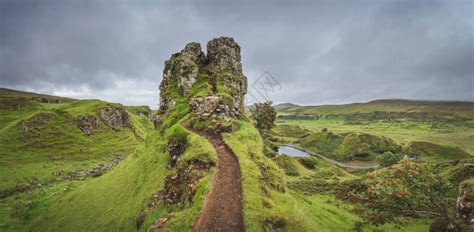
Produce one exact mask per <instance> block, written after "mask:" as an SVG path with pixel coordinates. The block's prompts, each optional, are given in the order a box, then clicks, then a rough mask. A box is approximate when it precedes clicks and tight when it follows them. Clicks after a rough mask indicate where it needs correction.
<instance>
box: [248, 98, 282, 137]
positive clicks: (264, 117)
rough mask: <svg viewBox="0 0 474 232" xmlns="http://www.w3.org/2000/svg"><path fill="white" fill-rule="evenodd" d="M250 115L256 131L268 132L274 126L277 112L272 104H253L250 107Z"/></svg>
mask: <svg viewBox="0 0 474 232" xmlns="http://www.w3.org/2000/svg"><path fill="white" fill-rule="evenodd" d="M250 113H251V114H252V115H251V118H252V120H253V121H254V123H255V126H256V127H257V129H258V130H260V131H269V130H271V129H272V128H273V127H274V126H275V119H276V115H277V112H276V110H275V108H273V106H272V102H263V103H255V104H254V105H253V106H251V107H250Z"/></svg>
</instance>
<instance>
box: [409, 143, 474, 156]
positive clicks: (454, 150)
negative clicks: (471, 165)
mask: <svg viewBox="0 0 474 232" xmlns="http://www.w3.org/2000/svg"><path fill="white" fill-rule="evenodd" d="M404 152H405V153H407V154H410V155H416V156H419V157H432V158H441V159H462V158H467V157H469V156H470V155H469V153H467V152H466V151H464V150H462V149H460V148H458V147H451V146H443V145H438V144H434V143H430V142H412V143H410V144H408V145H407V146H406V147H405V148H404Z"/></svg>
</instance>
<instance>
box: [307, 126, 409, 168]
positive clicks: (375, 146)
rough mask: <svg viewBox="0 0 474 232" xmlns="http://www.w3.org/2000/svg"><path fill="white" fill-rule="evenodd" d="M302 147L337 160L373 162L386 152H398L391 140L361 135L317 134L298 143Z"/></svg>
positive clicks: (397, 147)
mask: <svg viewBox="0 0 474 232" xmlns="http://www.w3.org/2000/svg"><path fill="white" fill-rule="evenodd" d="M298 142H299V143H300V144H301V145H302V146H303V147H305V148H307V149H310V150H313V151H316V152H318V153H321V154H324V155H327V156H330V157H332V158H334V159H337V160H364V161H365V160H373V159H374V158H375V156H376V155H378V154H383V153H384V152H386V151H391V152H399V151H400V147H399V145H397V144H396V143H395V142H394V141H393V140H391V139H388V138H385V137H383V136H375V135H369V134H363V133H344V134H335V133H332V132H326V131H323V132H318V133H314V134H312V135H309V136H306V137H305V138H303V139H301V140H299V141H298Z"/></svg>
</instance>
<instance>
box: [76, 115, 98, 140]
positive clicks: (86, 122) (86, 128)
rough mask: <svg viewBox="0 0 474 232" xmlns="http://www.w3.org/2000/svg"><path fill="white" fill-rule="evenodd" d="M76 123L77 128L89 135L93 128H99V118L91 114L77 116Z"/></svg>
mask: <svg viewBox="0 0 474 232" xmlns="http://www.w3.org/2000/svg"><path fill="white" fill-rule="evenodd" d="M76 124H77V127H78V128H79V130H81V131H82V133H83V134H85V135H91V134H92V133H93V132H94V130H96V129H99V128H100V123H99V120H98V119H97V117H96V116H93V115H89V116H81V117H79V119H78V120H77V122H76Z"/></svg>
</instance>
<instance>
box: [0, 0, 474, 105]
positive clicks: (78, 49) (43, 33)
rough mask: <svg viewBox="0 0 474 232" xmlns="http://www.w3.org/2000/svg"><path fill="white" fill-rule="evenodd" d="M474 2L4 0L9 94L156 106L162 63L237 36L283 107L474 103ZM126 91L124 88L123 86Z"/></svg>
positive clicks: (2, 68) (0, 6) (0, 46)
mask: <svg viewBox="0 0 474 232" xmlns="http://www.w3.org/2000/svg"><path fill="white" fill-rule="evenodd" d="M472 9H473V3H472V2H470V1H448V0H446V1H390V0H381V1H374V0H372V1H357V2H356V1H296V2H295V1H258V2H256V1H217V0H207V1H195V2H193V3H184V2H182V1H160V2H155V1H138V2H137V1H117V2H114V3H113V4H112V2H111V1H81V2H78V1H61V2H58V1H24V0H20V1H10V0H3V1H1V2H0V78H1V79H0V85H2V86H5V87H12V88H20V89H25V90H31V91H43V92H46V93H52V94H54V93H56V94H64V95H70V96H73V97H79V98H91V97H93V98H104V99H106V100H110V101H118V102H122V103H125V104H148V105H152V106H155V105H156V102H158V84H159V82H160V81H161V70H162V68H163V63H164V61H165V60H166V59H168V58H169V56H170V55H171V54H172V53H175V52H178V51H179V50H181V49H182V48H183V47H184V45H185V44H186V43H188V42H191V41H197V42H201V43H202V44H203V46H204V47H205V43H206V41H208V40H209V39H211V38H213V37H218V36H222V35H225V36H232V37H234V38H235V39H236V40H237V42H239V43H240V45H241V47H242V58H243V65H244V72H245V73H246V74H247V76H248V78H249V82H250V83H253V82H254V81H256V80H257V78H258V77H259V76H260V74H261V73H263V72H264V71H265V70H268V71H270V73H272V74H273V75H274V76H275V77H276V78H277V79H278V80H279V81H280V82H281V85H282V90H280V91H275V92H273V93H271V94H270V99H271V100H273V101H275V102H295V103H300V104H321V103H346V102H352V101H367V100H373V99H377V98H423V99H443V100H470V101H472V100H473V96H472V92H473V85H472V79H473V73H474V70H473V68H472V67H473V66H474V65H473V54H474V46H473V39H474V36H473V31H474V30H473V29H474V26H473V18H472V15H473V12H472ZM124 83H126V84H124Z"/></svg>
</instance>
